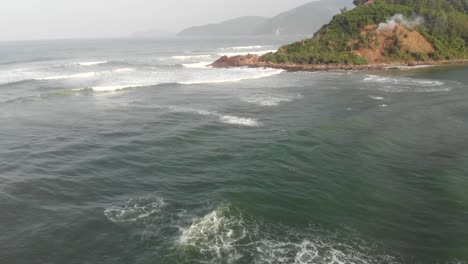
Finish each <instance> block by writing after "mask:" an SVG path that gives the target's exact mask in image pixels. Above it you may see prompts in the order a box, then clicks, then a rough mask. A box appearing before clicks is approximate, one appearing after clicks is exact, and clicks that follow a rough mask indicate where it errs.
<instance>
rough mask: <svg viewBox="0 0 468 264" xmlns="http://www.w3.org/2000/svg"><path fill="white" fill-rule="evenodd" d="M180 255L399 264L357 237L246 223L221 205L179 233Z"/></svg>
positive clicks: (272, 262)
mask: <svg viewBox="0 0 468 264" xmlns="http://www.w3.org/2000/svg"><path fill="white" fill-rule="evenodd" d="M176 244H177V247H176V250H177V251H178V252H179V254H177V255H179V256H180V257H184V255H185V258H186V259H187V258H188V259H191V262H192V263H258V264H266V263H268V264H283V263H284V264H308V263H330V264H342V263H343V264H344V263H356V264H361V263H367V264H373V263H375V264H377V263H379V264H381V263H398V261H397V260H396V258H394V257H392V256H390V255H388V254H384V253H382V252H380V251H379V250H378V249H377V246H376V245H375V244H370V243H366V242H364V241H363V240H362V239H360V238H359V236H358V235H356V234H353V233H352V232H351V234H339V235H338V234H334V233H331V232H326V231H323V229H320V228H312V227H305V228H296V227H287V226H282V225H280V224H277V225H274V224H267V223H262V222H258V221H253V220H251V219H248V218H246V219H244V217H243V214H242V212H240V211H239V210H237V209H236V208H234V207H232V206H229V205H223V206H220V207H218V208H217V209H216V210H214V211H212V212H210V213H208V214H206V215H205V216H203V217H201V218H198V219H194V220H193V221H192V224H191V225H190V226H188V227H187V228H182V229H181V234H180V236H179V238H178V240H177V243H176Z"/></svg>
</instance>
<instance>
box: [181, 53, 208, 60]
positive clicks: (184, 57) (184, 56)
mask: <svg viewBox="0 0 468 264" xmlns="http://www.w3.org/2000/svg"><path fill="white" fill-rule="evenodd" d="M213 57H214V56H213V55H209V54H200V55H180V56H172V58H173V59H176V60H190V59H210V58H213Z"/></svg>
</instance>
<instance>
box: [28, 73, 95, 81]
mask: <svg viewBox="0 0 468 264" xmlns="http://www.w3.org/2000/svg"><path fill="white" fill-rule="evenodd" d="M97 74H98V73H97V72H84V73H78V74H71V75H59V76H50V77H42V78H35V80H62V79H77V78H92V77H95V76H96V75H97Z"/></svg>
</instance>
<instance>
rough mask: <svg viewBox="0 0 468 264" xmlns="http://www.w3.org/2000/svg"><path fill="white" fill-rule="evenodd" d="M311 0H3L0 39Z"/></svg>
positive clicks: (171, 25) (125, 29)
mask: <svg viewBox="0 0 468 264" xmlns="http://www.w3.org/2000/svg"><path fill="white" fill-rule="evenodd" d="M310 1H311V0H1V6H0V40H25V39H50V38H76V37H78V38H83V37H116V36H127V35H129V34H130V33H132V32H134V31H141V30H149V29H162V30H167V31H172V32H177V31H179V30H181V29H183V28H185V27H188V26H193V25H200V24H205V23H211V22H219V21H222V20H225V19H230V18H234V17H237V16H244V15H260V16H273V15H275V14H277V13H280V12H282V11H285V10H288V9H290V8H294V7H296V6H299V5H301V4H304V3H307V2H310Z"/></svg>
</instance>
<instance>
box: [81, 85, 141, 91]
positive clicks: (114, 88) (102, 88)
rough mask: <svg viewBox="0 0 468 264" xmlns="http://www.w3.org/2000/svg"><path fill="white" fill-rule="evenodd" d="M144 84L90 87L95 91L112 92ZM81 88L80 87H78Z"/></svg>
mask: <svg viewBox="0 0 468 264" xmlns="http://www.w3.org/2000/svg"><path fill="white" fill-rule="evenodd" d="M143 86H145V85H140V84H127V85H107V86H95V87H91V89H92V90H93V91H95V92H113V91H118V90H123V89H128V88H137V87H143ZM78 90H82V89H78Z"/></svg>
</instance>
